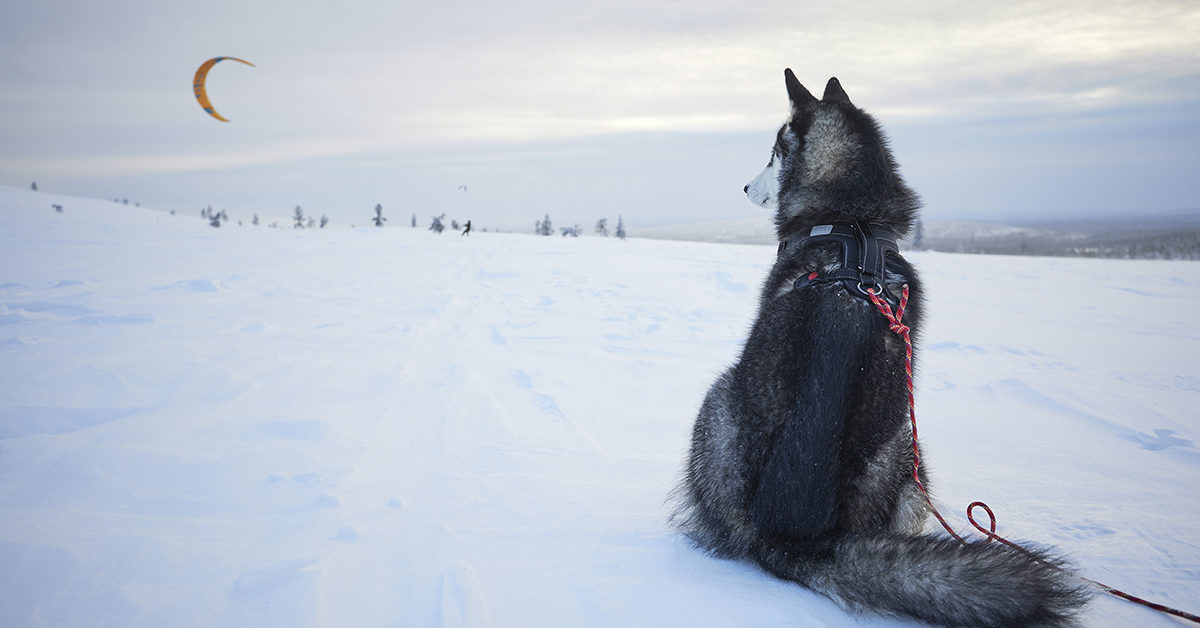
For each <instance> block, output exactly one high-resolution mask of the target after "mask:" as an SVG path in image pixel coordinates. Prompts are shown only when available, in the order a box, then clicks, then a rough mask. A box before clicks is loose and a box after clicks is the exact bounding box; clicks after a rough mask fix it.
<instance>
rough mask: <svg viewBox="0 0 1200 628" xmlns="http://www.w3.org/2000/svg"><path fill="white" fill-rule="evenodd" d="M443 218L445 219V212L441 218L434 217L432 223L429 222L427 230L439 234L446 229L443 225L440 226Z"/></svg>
mask: <svg viewBox="0 0 1200 628" xmlns="http://www.w3.org/2000/svg"><path fill="white" fill-rule="evenodd" d="M445 217H446V213H445V212H442V215H441V216H434V217H433V222H431V223H430V224H429V230H430V231H432V232H434V233H441V232H442V231H444V230H445V229H446V227H445V225H443V224H442V219H443V218H445Z"/></svg>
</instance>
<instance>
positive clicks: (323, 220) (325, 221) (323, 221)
mask: <svg viewBox="0 0 1200 628" xmlns="http://www.w3.org/2000/svg"><path fill="white" fill-rule="evenodd" d="M327 224H329V216H326V215H325V214H321V228H322V229H324V228H325V225H327Z"/></svg>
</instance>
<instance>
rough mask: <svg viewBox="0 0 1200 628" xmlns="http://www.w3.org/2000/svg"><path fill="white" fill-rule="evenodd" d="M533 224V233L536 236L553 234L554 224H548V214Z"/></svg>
mask: <svg viewBox="0 0 1200 628" xmlns="http://www.w3.org/2000/svg"><path fill="white" fill-rule="evenodd" d="M535 224H536V227H535V230H534V233H536V234H538V235H544V236H548V235H552V234H553V233H554V224H553V223H551V222H550V214H546V217H545V218H543V219H542V220H539V221H538V222H537V223H535Z"/></svg>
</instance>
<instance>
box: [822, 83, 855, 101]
mask: <svg viewBox="0 0 1200 628" xmlns="http://www.w3.org/2000/svg"><path fill="white" fill-rule="evenodd" d="M821 100H823V101H825V102H844V103H846V104H847V105H848V104H850V97H849V96H847V95H846V90H844V89H842V84H841V83H839V82H838V80H837V77H836V76H835V77H833V78H831V79H829V82H828V83H826V84H825V95H824V96H821Z"/></svg>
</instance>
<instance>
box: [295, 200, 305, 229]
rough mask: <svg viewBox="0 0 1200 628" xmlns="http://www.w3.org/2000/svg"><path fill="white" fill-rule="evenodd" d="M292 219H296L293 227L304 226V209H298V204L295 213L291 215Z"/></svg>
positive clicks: (300, 227) (299, 227)
mask: <svg viewBox="0 0 1200 628" xmlns="http://www.w3.org/2000/svg"><path fill="white" fill-rule="evenodd" d="M292 220H295V221H296V224H295V225H294V228H296V229H303V228H304V210H303V209H300V206H299V205H297V206H296V213H295V214H294V215H293V216H292Z"/></svg>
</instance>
